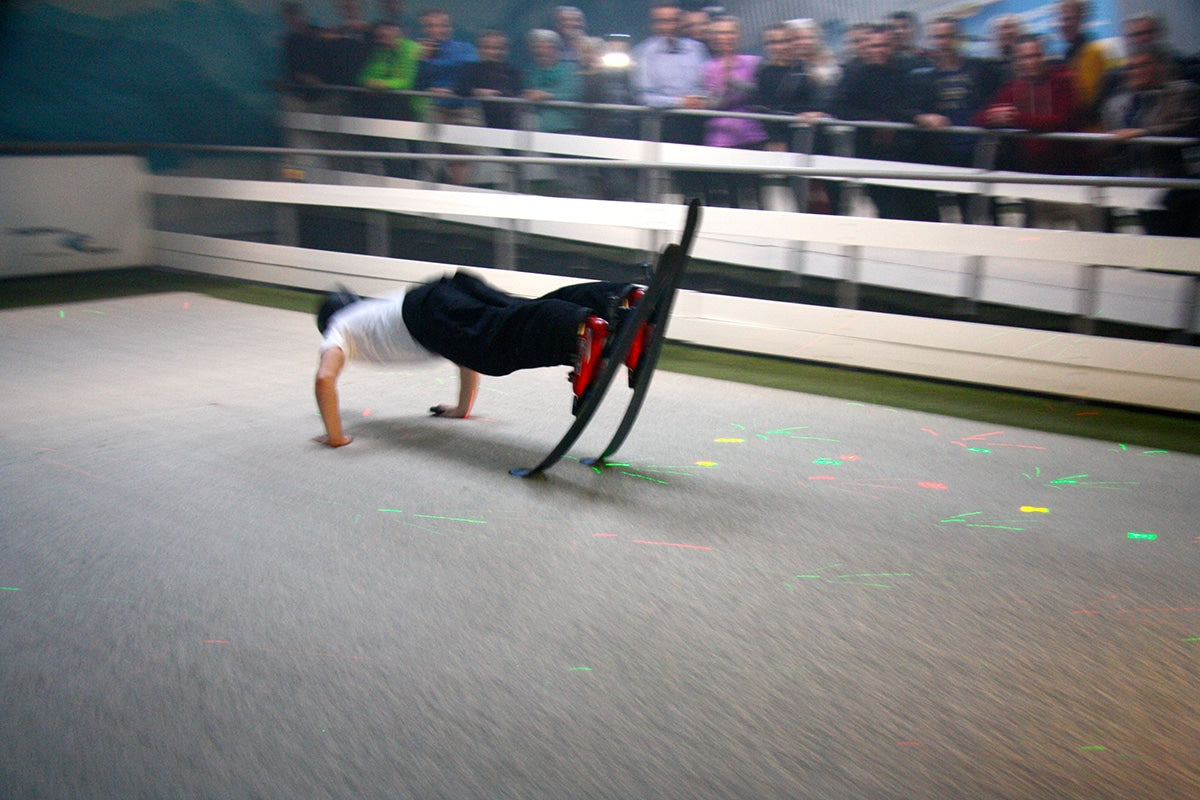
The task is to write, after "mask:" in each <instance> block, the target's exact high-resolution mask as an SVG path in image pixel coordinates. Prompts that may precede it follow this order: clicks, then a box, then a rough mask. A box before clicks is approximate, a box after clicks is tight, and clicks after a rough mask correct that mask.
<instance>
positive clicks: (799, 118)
mask: <svg viewBox="0 0 1200 800" xmlns="http://www.w3.org/2000/svg"><path fill="white" fill-rule="evenodd" d="M822 119H833V117H831V116H829V115H828V114H826V113H825V112H824V111H801V112H800V113H799V114H797V115H796V122H807V123H813V122H816V121H817V120H822Z"/></svg>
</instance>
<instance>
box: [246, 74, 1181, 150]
mask: <svg viewBox="0 0 1200 800" xmlns="http://www.w3.org/2000/svg"><path fill="white" fill-rule="evenodd" d="M268 85H270V86H272V87H273V88H276V89H278V90H280V91H290V90H314V91H326V92H336V93H343V94H360V95H366V96H386V95H395V96H404V97H422V98H426V99H430V100H445V99H447V96H446V95H444V94H439V93H436V92H429V91H421V90H415V89H367V88H365V87H361V86H339V85H335V84H319V85H317V86H302V85H300V84H289V83H281V82H277V81H269V82H268ZM455 99H457V100H459V101H472V102H483V103H495V104H500V105H517V106H522V107H546V108H560V109H564V110H580V111H602V112H605V113H624V114H639V115H650V116H653V115H666V116H691V117H700V118H705V119H709V118H723V119H731V118H732V119H751V120H758V121H760V122H766V123H771V124H774V125H778V124H780V123H782V122H788V123H789V125H790V127H793V128H808V127H817V128H820V127H830V128H838V127H849V128H864V129H868V130H896V131H913V132H918V133H933V134H939V135H940V134H958V135H963V134H967V135H972V136H979V137H983V136H992V135H998V136H1001V137H1005V138H1030V139H1046V140H1051V141H1064V142H1096V143H1100V142H1102V143H1107V144H1124V145H1135V144H1143V145H1155V146H1160V145H1161V146H1179V147H1186V146H1190V145H1200V137H1188V136H1139V137H1135V138H1133V139H1122V138H1118V137H1116V136H1114V135H1113V134H1111V133H1100V132H1087V131H1058V132H1053V133H1036V132H1033V131H1029V130H1025V129H1023V128H980V127H975V126H962V125H951V126H947V127H944V128H923V127H921V126H920V125H916V124H913V123H910V122H892V121H885V120H853V119H841V118H837V117H824V118H813V119H805V120H799V119H797V118H796V117H797V115H796V114H790V113H780V112H769V111H766V112H758V111H731V110H720V109H688V108H653V107H651V106H643V105H619V104H611V103H582V102H578V101H569V100H530V99H528V98H524V97H461V96H458V95H455Z"/></svg>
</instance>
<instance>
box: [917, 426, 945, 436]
mask: <svg viewBox="0 0 1200 800" xmlns="http://www.w3.org/2000/svg"><path fill="white" fill-rule="evenodd" d="M921 430H922V431H924V432H925V433H928V434H929V435H930V436H940V435H941V434H940V433H938V432H937V431H931V430H929V428H921Z"/></svg>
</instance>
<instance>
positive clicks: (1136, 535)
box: [1129, 531, 1158, 541]
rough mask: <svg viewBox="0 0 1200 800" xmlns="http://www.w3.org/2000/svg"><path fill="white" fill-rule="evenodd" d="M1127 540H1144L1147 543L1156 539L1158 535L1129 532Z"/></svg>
mask: <svg viewBox="0 0 1200 800" xmlns="http://www.w3.org/2000/svg"><path fill="white" fill-rule="evenodd" d="M1129 538H1130V539H1146V540H1147V541H1153V540H1155V539H1157V538H1158V534H1157V533H1142V532H1141V531H1130V532H1129Z"/></svg>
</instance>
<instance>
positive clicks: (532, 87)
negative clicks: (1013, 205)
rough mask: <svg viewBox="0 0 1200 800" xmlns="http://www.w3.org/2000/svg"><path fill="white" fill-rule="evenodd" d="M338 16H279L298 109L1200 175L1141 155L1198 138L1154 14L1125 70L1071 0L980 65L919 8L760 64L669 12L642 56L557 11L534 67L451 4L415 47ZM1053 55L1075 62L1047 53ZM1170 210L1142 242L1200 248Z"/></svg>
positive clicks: (709, 191) (729, 197)
mask: <svg viewBox="0 0 1200 800" xmlns="http://www.w3.org/2000/svg"><path fill="white" fill-rule="evenodd" d="M336 5H337V9H338V13H339V21H338V23H337V24H336V25H333V26H329V27H325V28H318V27H316V26H313V25H311V24H309V23H308V22H307V20H306V18H305V16H304V10H303V8H302V7H301V5H300V3H295V2H291V3H285V4H284V18H285V20H286V22H287V25H288V35H287V39H286V43H285V48H284V57H285V62H286V63H285V69H286V76H285V78H286V80H287V82H288V83H289V84H290V85H291V86H292V91H291V92H290V94H289V99H290V102H292V103H294V104H300V105H305V106H308V107H312V106H316V105H320V104H321V103H324V102H327V101H328V95H327V94H326V92H327V91H328V87H329V86H331V85H340V86H356V87H361V88H362V89H364V90H371V91H362V92H358V93H355V94H354V95H353V102H354V104H355V105H354V108H353V110H354V112H355V113H358V114H361V115H366V116H375V117H383V118H390V119H426V120H430V121H435V122H442V123H457V124H471V125H488V126H492V127H501V128H514V127H519V126H521V124H522V117H521V115H522V114H525V113H530V114H532V115H533V116H532V118H531V121H532V125H533V126H534V127H536V128H538V129H541V130H544V131H549V132H560V133H584V134H590V135H599V136H608V137H619V138H632V137H636V136H638V135H641V133H642V132H641V131H640V130H639V128H638V120H637V118H636V117H635V116H634V115H630V114H628V113H619V112H617V111H614V110H611V109H610V110H604V109H587V110H580V109H579V108H569V107H562V106H555V105H553V104H545V103H543V102H540V101H547V100H565V101H574V102H582V103H589V104H606V105H636V106H643V107H649V108H653V109H663V110H668V109H670V110H674V109H697V110H705V111H709V112H714V111H715V112H720V111H729V112H757V113H770V114H774V115H778V116H779V118H780V120H781V121H780V122H778V123H775V122H773V121H770V120H758V119H748V118H746V117H744V116H722V115H720V114H713V113H709V114H705V115H686V114H666V115H663V117H662V128H661V130H660V131H659V135H660V136H661V139H662V141H665V142H675V143H683V144H705V145H709V146H714V147H727V148H741V149H754V150H764V149H765V150H777V151H781V150H786V149H789V147H790V139H791V126H790V124H789V123H791V122H793V121H799V122H805V123H809V124H810V125H811V124H816V127H817V131H818V135H817V140H816V147H817V149H818V151H819V152H832V150H831V149H830V148H831V147H832V142H831V140H830V139H829V138H828V137H827V135H826V133H825V131H826V128H828V127H829V126H826V125H821V124H819V123H820V122H821V121H822V120H833V119H837V120H846V121H855V122H889V123H904V124H905V125H904V126H903V127H902V126H893V127H884V126H876V127H872V126H869V125H859V126H855V132H854V141H853V152H854V154H855V155H857V156H859V157H863V158H869V159H877V160H883V161H901V162H916V163H922V164H931V165H940V166H955V167H964V166H971V165H972V164H973V163H975V158H976V153H977V149H978V147H977V145H978V142H979V141H980V137H979V135H978V134H976V133H970V132H963V131H959V130H955V129H957V128H963V127H982V128H993V129H1021V130H1024V131H1028V132H1032V133H1038V134H1041V133H1059V132H1092V133H1107V134H1109V136H1108V138H1107V139H1102V138H1094V139H1093V140H1091V141H1088V142H1082V143H1081V142H1078V141H1062V140H1054V139H1046V138H1039V137H1016V136H1004V137H1003V138H1002V140H1001V148H1000V151H999V153H998V154H997V155H996V160H995V166H997V167H999V168H1005V169H1016V170H1023V171H1030V172H1040V173H1051V174H1088V173H1095V172H1102V173H1103V174H1110V175H1111V174H1117V175H1137V176H1152V177H1194V176H1195V175H1196V174H1197V172H1200V164H1197V163H1194V162H1189V160H1188V154H1189V153H1190V154H1192V156H1193V157H1194V155H1195V152H1196V148H1192V149H1191V150H1188V149H1187V148H1180V147H1179V146H1177V145H1137V143H1136V140H1137V139H1139V138H1142V137H1145V136H1147V135H1151V136H1181V137H1193V136H1197V135H1200V110H1198V106H1200V103H1198V100H1197V95H1198V91H1200V90H1198V88H1197V78H1198V74H1200V69H1198V64H1200V58H1197V57H1190V58H1185V57H1183V56H1181V55H1180V54H1178V53H1176V52H1174V51H1172V50H1171V49H1170V48H1169V45H1168V44H1167V32H1166V31H1165V30H1164V27H1163V24H1162V21H1161V19H1160V18H1159V17H1157V16H1155V15H1152V14H1141V15H1137V16H1134V17H1130V18H1129V19H1126V20H1124V21H1123V22H1122V38H1123V45H1124V47H1123V49H1124V50H1125V57H1124V58H1123V59H1121V58H1117V56H1116V54H1115V53H1111V52H1109V50H1108V49H1107V47H1106V45H1105V44H1104V43H1102V42H1100V41H1096V40H1093V39H1091V38H1090V37H1089V35H1088V34H1087V29H1088V25H1087V22H1088V16H1087V15H1088V11H1089V9H1088V5H1087V0H1059V3H1058V7H1057V29H1056V30H1055V32H1054V33H1052V34H1041V35H1039V34H1034V33H1032V32H1027V31H1025V30H1023V28H1022V23H1021V20H1020V19H1019V18H1018V17H1016V16H1005V17H1000V18H999V19H997V20H995V22H994V24H993V27H992V38H991V41H990V45H991V52H990V55H988V56H987V57H978V56H972V55H967V54H966V50H965V47H964V36H963V31H962V28H961V24H960V21H959V20H958V19H956V18H955V17H953V16H938V17H937V18H935V19H933V20H930V21H929V22H928V23H927V24H926V26H925V27H926V31H925V33H927V36H924V37H923V35H922V33H923V32H922V30H921V27H922V26H921V24H920V21H919V20H918V19H917V17H916V16H915V15H914V14H912V13H910V12H904V11H898V12H895V13H893V14H891V15H890V16H889V17H888V18H887V19H885V20H883V21H880V22H873V23H859V24H855V25H852V26H850V27H849V28H848V29H847V30H846V31H845V36H844V46H845V49H844V52H843V53H841V55H840V57H838V56H836V55H835V54H834V53H833V52H832V50H831V49H830V48H829V47H828V46H827V45H826V44H825V42H824V41H823V36H822V29H821V26H820V25H819V24H817V23H816V22H815V21H813V20H807V19H799V20H785V21H780V22H777V23H775V24H772V25H770V26H768V27H767V28H766V29H765V30H763V31H762V35H761V41H760V42H757V43H755V44H759V45H761V52H762V55H757V54H752V53H751V52H749V51H748V50H749V49H748V48H747V47H746V42H745V41H744V37H743V31H742V25H741V23H740V21H739V20H738V19H737V18H736V17H734V16H730V15H728V14H725V13H724V11H723V10H722V9H720V8H718V7H709V8H706V9H702V10H697V9H691V8H685V7H683V5H682V4H681V3H680V2H656V3H654V5H653V6H652V7H651V9H650V19H649V25H650V30H651V35H650V36H649V37H648V38H646V39H645V40H643V41H641V42H639V43H638V44H637V45H636V46H634V47H632V48H630V47H629V43H628V41H627V39H625V38H623V37H607V38H598V37H594V36H592V35H590V34H589V33H588V30H587V22H586V19H585V17H584V15H583V13H582V12H581V11H580V10H579V9H578V8H575V7H572V6H558V7H557V8H555V9H554V11H553V13H552V15H551V17H550V19H548V20H547V26H546V27H545V28H539V29H535V30H531V31H528V32H527V34H526V35H525V37H524V39H525V40H524V41H523V42H520V43H519V45H520V46H522V47H523V49H524V50H523V51H524V52H525V53H526V54H527V55H528V62H527V65H525V66H523V67H518V66H517V65H516V64H515V63H514V62H513V60H512V57H511V54H510V50H511V43H510V42H509V39H508V36H507V35H506V34H505V33H503V32H501V31H497V30H486V31H483V32H481V33H479V34H478V36H476V38H475V42H474V44H470V43H467V42H464V41H461V40H459V39H457V38H456V37H455V34H454V28H453V24H452V20H451V18H450V15H449V14H448V13H447V12H446V11H445V10H442V9H439V8H427V9H425V10H423V11H421V12H420V13H419V14H418V15H417V22H418V28H419V29H418V30H417V31H416V33H415V36H413V37H412V38H410V36H409V34H408V33H407V32H406V30H405V28H404V26H403V24H402V20H400V19H399V18H398V16H397V14H396V13H395V8H394V7H395V4H394V3H387V2H384V3H380V4H379V12H380V14H379V17H378V19H377V20H376V21H374V22H373V23H370V24H368V23H367V22H366V21H365V20H364V18H363V13H362V3H361V2H359V0H338V2H337V3H336ZM389 9H391V10H389ZM754 49H757V48H754ZM1052 51H1053V52H1059V51H1061V52H1062V55H1061V56H1060V57H1052V56H1051V55H1050V53H1051V52H1052ZM395 89H414V90H420V91H423V92H426V93H427V94H426V95H425V96H423V97H416V98H413V97H410V96H408V95H404V94H396V93H393V92H389V91H388V90H395ZM495 98H508V99H510V100H512V99H514V98H519V99H524V100H526V101H530V104H529V105H527V106H522V105H518V104H516V103H513V102H508V103H503V102H493V101H492V100H494V99H495ZM524 109H528V111H526V110H524ZM525 124H529V123H528V122H527V123H525ZM947 128H949V129H951V130H949V131H946V130H943V129H947ZM597 173H598V174H597V175H596V176H593V177H594V178H595V180H594V181H593V184H594V185H592V186H591V187H590V188H589V187H587V186H584V185H582V184H579V183H576V184H575V185H574V186H572V187H571V191H572V192H573V193H574V192H588V191H595V192H598V194H599V195H600V196H606V197H618V198H625V197H630V196H632V188H633V185H632V180H630V179H628V178H629V176H628V174H626V173H624V172H622V171H619V170H598V171H597ZM441 177H442V178H443V179H445V180H449V181H451V182H454V183H464V182H467V181H468V180H469V179H470V167H469V165H467V164H466V163H465V162H452V163H451V164H449V165H448V166H447V171H446V172H445V174H443V175H442V176H441ZM675 177H676V180H677V181H678V182H679V184H680V189H681V191H683V192H684V193H686V194H704V195H705V196H706V197H707V200H708V202H710V203H713V204H723V205H731V206H741V207H756V206H757V205H758V203H759V198H758V195H759V189H760V188H761V187H760V186H759V182H758V180H757V176H747V175H745V174H741V175H738V174H734V173H723V174H709V173H705V172H702V171H697V172H691V173H683V174H678V175H676V176H675ZM817 189H818V192H817V197H818V198H820V202H818V203H817V204H816V209H815V210H822V209H827V210H830V211H835V212H836V211H837V209H838V206H839V202H838V199H837V196H836V195H837V187H836V186H835V185H833V184H824V185H818V186H817ZM868 193H869V197H870V200H871V202H872V203H873V205H874V207H875V209H876V211H877V212H878V214H879V215H880V216H882V217H888V218H897V219H915V220H939V219H946V218H948V216H952V215H953V213H954V211H953V209H954V208H955V206H956V205H957V206H958V213H959V214H960V215H961V218H963V219H967V217H968V211H967V208H966V204H965V203H962V202H960V203H954V202H951V201H952V200H953V198H952V197H949V196H938V195H936V194H934V193H932V192H929V191H925V190H919V189H911V188H903V187H894V186H883V185H876V184H872V185H870V186H869V187H868ZM1163 206H1164V207H1163V208H1161V209H1150V210H1145V211H1142V212H1140V214H1141V222H1142V224H1143V226H1144V228H1145V229H1146V230H1147V231H1148V232H1151V233H1157V234H1167V235H1200V213H1198V212H1197V209H1198V208H1200V197H1197V195H1196V193H1195V192H1192V191H1187V190H1173V191H1171V192H1168V193H1167V194H1166V197H1165V199H1164V202H1163ZM809 208H810V209H812V208H813V206H812V205H811V204H810V206H809ZM1091 211H1094V209H1092V210H1091ZM1080 213H1082V212H1081V210H1080V209H1079V208H1078V207H1076V208H1074V209H1072V208H1065V207H1063V206H1062V205H1061V204H1051V203H1031V204H1029V207H1028V208H1027V215H1028V219H1029V222H1030V224H1047V225H1048V224H1056V223H1057V222H1061V221H1062V218H1063V217H1064V216H1065V217H1067V218H1071V217H1072V216H1073V215H1074V216H1075V221H1076V222H1077V223H1078V225H1079V227H1085V228H1092V227H1096V226H1097V225H1102V224H1104V223H1103V221H1102V220H1101V221H1099V222H1097V221H1096V220H1084V219H1082V218H1081V217H1080V216H1079V214H1080Z"/></svg>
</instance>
